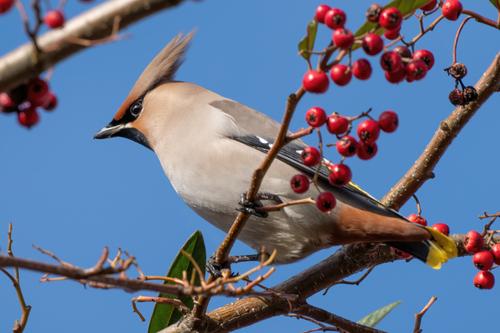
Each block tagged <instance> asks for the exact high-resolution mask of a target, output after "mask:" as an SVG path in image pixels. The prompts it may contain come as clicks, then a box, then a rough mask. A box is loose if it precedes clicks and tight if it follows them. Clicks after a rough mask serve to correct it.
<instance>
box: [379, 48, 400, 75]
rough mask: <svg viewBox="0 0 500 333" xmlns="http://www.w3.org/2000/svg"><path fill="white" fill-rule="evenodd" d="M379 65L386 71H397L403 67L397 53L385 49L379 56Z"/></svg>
mask: <svg viewBox="0 0 500 333" xmlns="http://www.w3.org/2000/svg"><path fill="white" fill-rule="evenodd" d="M380 66H381V67H382V69H383V70H385V71H388V72H397V71H399V70H401V68H402V67H403V61H402V60H401V56H400V55H399V53H397V52H395V51H387V52H384V53H383V54H382V56H381V57H380Z"/></svg>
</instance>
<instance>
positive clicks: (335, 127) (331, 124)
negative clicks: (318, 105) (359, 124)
mask: <svg viewBox="0 0 500 333" xmlns="http://www.w3.org/2000/svg"><path fill="white" fill-rule="evenodd" d="M326 128H327V129H328V132H330V133H332V134H337V135H340V134H342V133H345V132H346V131H347V129H348V128H349V120H347V118H346V117H342V116H339V115H338V114H335V113H334V114H332V115H330V116H329V117H328V119H327V121H326Z"/></svg>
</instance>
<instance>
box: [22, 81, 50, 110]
mask: <svg viewBox="0 0 500 333" xmlns="http://www.w3.org/2000/svg"><path fill="white" fill-rule="evenodd" d="M27 99H28V101H30V102H31V104H32V105H33V106H43V105H45V104H47V103H48V102H49V99H50V90H49V85H48V84H47V82H46V81H44V80H42V79H40V78H34V79H31V80H30V81H29V83H28V96H27Z"/></svg>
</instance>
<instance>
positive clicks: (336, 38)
mask: <svg viewBox="0 0 500 333" xmlns="http://www.w3.org/2000/svg"><path fill="white" fill-rule="evenodd" d="M366 16H367V19H368V21H370V22H373V23H376V24H377V27H381V28H383V29H384V37H385V38H387V39H391V40H392V39H396V38H397V37H399V32H400V30H401V26H402V22H403V16H402V14H401V12H400V11H399V10H398V9H397V8H396V7H388V8H385V9H383V8H382V7H381V6H380V5H377V4H374V5H372V6H371V7H370V8H369V9H368V11H367V13H366ZM315 20H316V21H317V22H319V23H323V24H324V25H326V26H327V27H329V28H330V29H332V30H333V34H332V41H333V45H335V46H336V47H338V48H340V49H345V50H349V51H350V50H351V48H352V47H353V45H354V43H356V42H358V43H360V44H361V46H362V48H363V50H364V51H365V53H366V54H367V55H368V56H375V55H378V54H380V53H381V52H382V51H383V50H384V41H383V39H382V37H380V36H379V35H378V34H377V33H376V32H375V31H376V28H377V27H376V28H375V29H373V30H372V31H370V32H367V33H366V34H364V35H362V36H359V37H355V36H354V35H353V34H352V32H351V31H350V30H348V29H346V28H345V23H346V21H347V17H346V14H345V12H344V11H343V10H342V9H339V8H330V7H329V6H327V5H319V6H318V7H317V9H316V15H315ZM379 62H380V66H381V67H382V69H383V70H384V72H385V77H386V79H387V81H389V82H390V83H399V82H401V81H403V80H404V79H406V81H407V82H413V81H418V80H421V79H423V78H424V77H425V75H426V73H427V71H429V70H430V69H431V68H432V66H433V65H434V56H433V54H432V52H430V51H428V50H417V51H415V52H414V53H413V54H412V52H411V51H410V50H409V48H408V47H406V46H398V47H395V48H394V49H393V50H390V51H386V52H383V53H382V55H381V56H380V61H379ZM329 74H330V78H331V79H332V81H333V82H334V83H335V84H337V85H339V86H345V85H347V84H348V83H349V82H350V81H351V79H352V76H353V75H354V77H356V78H357V79H359V80H367V79H369V78H370V76H371V74H372V66H371V64H370V62H369V61H368V60H367V59H365V58H360V59H358V60H356V61H354V62H353V63H352V64H351V62H350V61H349V64H348V65H345V64H335V65H333V66H332V67H331V69H330V73H329ZM302 86H303V87H304V89H305V90H306V91H308V92H312V93H324V92H325V91H326V90H327V89H328V86H329V80H328V76H327V74H326V73H325V72H323V71H321V70H313V69H310V70H309V71H307V72H306V73H305V75H304V77H303V80H302Z"/></svg>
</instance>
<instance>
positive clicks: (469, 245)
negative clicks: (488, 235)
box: [464, 230, 484, 253]
mask: <svg viewBox="0 0 500 333" xmlns="http://www.w3.org/2000/svg"><path fill="white" fill-rule="evenodd" d="M483 244H484V239H483V236H481V234H480V233H479V232H477V231H475V230H471V231H469V232H468V233H467V234H466V235H465V240H464V247H465V251H467V252H469V253H476V252H479V251H481V249H482V248H483Z"/></svg>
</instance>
